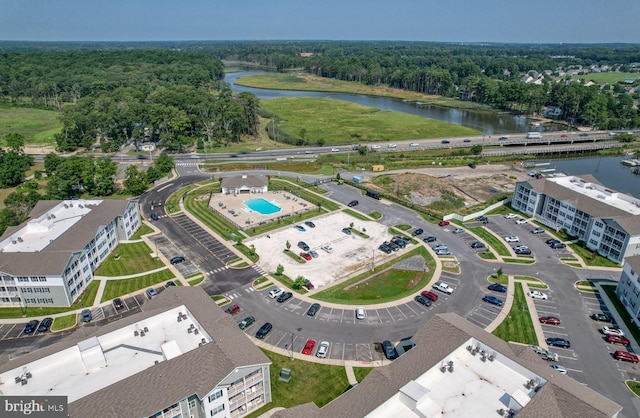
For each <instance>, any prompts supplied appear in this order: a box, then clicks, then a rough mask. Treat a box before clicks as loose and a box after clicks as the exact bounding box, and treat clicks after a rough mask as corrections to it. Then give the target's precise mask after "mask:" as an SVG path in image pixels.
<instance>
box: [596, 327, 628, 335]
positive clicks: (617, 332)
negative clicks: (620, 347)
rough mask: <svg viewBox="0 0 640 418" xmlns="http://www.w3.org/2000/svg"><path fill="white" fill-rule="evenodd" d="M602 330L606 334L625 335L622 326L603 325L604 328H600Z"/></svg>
mask: <svg viewBox="0 0 640 418" xmlns="http://www.w3.org/2000/svg"><path fill="white" fill-rule="evenodd" d="M600 331H601V332H602V333H603V334H604V335H617V336H619V337H624V331H622V330H621V329H620V328H614V327H602V328H600Z"/></svg>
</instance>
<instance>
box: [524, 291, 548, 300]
mask: <svg viewBox="0 0 640 418" xmlns="http://www.w3.org/2000/svg"><path fill="white" fill-rule="evenodd" d="M527 295H528V296H529V297H530V298H531V299H542V300H546V299H547V298H548V296H547V294H546V293H542V292H541V291H539V290H529V291H528V292H527Z"/></svg>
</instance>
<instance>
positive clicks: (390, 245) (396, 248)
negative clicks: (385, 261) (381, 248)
mask: <svg viewBox="0 0 640 418" xmlns="http://www.w3.org/2000/svg"><path fill="white" fill-rule="evenodd" d="M383 244H384V245H386V246H387V247H389V248H391V249H392V250H393V251H398V250H399V249H400V247H399V246H398V244H396V243H394V242H391V241H385V242H384V243H383Z"/></svg>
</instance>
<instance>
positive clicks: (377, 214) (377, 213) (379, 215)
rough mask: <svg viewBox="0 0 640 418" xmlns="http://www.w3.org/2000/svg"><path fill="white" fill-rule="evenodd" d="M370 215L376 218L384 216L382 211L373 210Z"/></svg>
mask: <svg viewBox="0 0 640 418" xmlns="http://www.w3.org/2000/svg"><path fill="white" fill-rule="evenodd" d="M369 216H370V217H372V218H373V219H376V220H377V219H380V218H382V214H381V213H380V212H371V213H370V214H369Z"/></svg>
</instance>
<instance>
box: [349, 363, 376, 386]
mask: <svg viewBox="0 0 640 418" xmlns="http://www.w3.org/2000/svg"><path fill="white" fill-rule="evenodd" d="M371 370H373V367H354V368H353V374H354V375H355V376H356V380H357V381H358V383H360V382H362V381H363V380H364V378H365V377H367V375H368V374H369V373H371Z"/></svg>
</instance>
